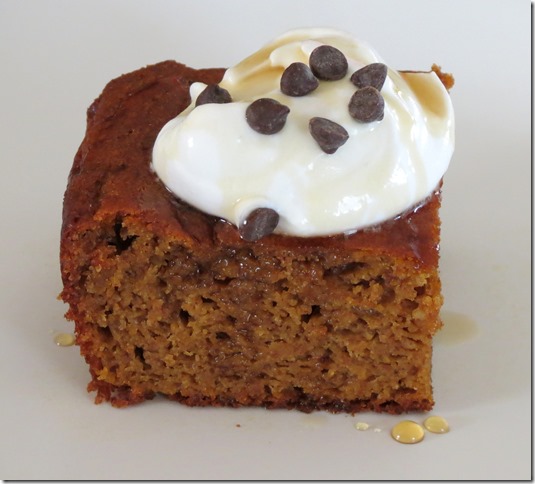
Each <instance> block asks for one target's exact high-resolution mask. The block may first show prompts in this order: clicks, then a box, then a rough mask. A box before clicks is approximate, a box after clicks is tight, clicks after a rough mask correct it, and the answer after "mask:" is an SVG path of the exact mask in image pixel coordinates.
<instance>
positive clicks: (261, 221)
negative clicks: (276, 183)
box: [238, 207, 279, 242]
mask: <svg viewBox="0 0 535 484" xmlns="http://www.w3.org/2000/svg"><path fill="white" fill-rule="evenodd" d="M278 223H279V214H278V213H277V212H276V211H275V210H273V209H272V208H266V207H261V208H257V209H255V210H253V211H252V212H251V213H250V214H249V215H247V217H246V218H245V220H244V221H243V222H242V223H241V224H240V227H239V229H238V230H239V232H240V236H241V238H242V239H243V240H246V241H248V242H256V241H257V240H260V239H261V238H263V237H265V236H266V235H269V234H271V233H273V231H274V230H275V229H276V227H277V225H278Z"/></svg>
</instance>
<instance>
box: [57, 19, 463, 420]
mask: <svg viewBox="0 0 535 484" xmlns="http://www.w3.org/2000/svg"><path fill="white" fill-rule="evenodd" d="M452 83H453V80H452V78H451V76H448V75H444V74H442V73H441V72H440V70H439V69H438V68H436V67H434V68H433V71H431V72H397V71H394V70H392V69H390V68H387V67H386V66H385V64H384V63H382V61H381V60H380V59H379V58H378V56H377V55H376V54H375V52H374V51H373V50H372V49H371V48H369V47H368V46H366V45H365V44H362V43H360V42H358V41H356V40H354V39H351V38H350V37H348V36H346V35H345V34H341V33H339V32H335V31H330V30H323V29H313V30H305V31H293V32H291V33H289V34H287V35H285V36H283V37H281V38H279V39H277V40H276V41H275V42H273V43H272V44H269V45H267V46H266V47H264V48H263V49H262V50H260V51H259V52H258V53H257V54H255V55H253V56H251V57H250V58H248V59H246V60H245V61H243V62H242V63H240V64H238V65H237V66H236V67H234V68H232V69H229V70H228V71H224V70H222V69H206V70H194V69H191V68H188V67H186V66H184V65H182V64H178V63H175V62H171V61H168V62H163V63H160V64H156V65H153V66H149V67H146V68H143V69H140V70H138V71H135V72H132V73H130V74H126V75H124V76H121V77H120V78H118V79H115V80H113V81H111V82H110V83H109V84H108V85H107V86H106V88H105V89H104V91H103V93H102V94H101V96H100V97H99V98H98V99H97V100H96V101H95V102H94V103H93V104H92V105H91V107H90V108H89V110H88V116H87V132H86V135H85V138H84V140H83V142H82V144H81V146H80V148H79V151H78V153H77V155H76V158H75V161H74V165H73V167H72V171H71V173H70V176H69V183H68V187H67V191H66V194H65V201H64V212H63V228H62V234H61V253H60V259H61V273H62V278H63V284H64V289H63V291H62V294H61V297H62V299H63V300H64V301H65V302H66V303H68V304H69V309H68V312H67V315H66V316H67V318H69V319H71V320H73V321H74V323H75V334H76V342H77V344H78V345H79V347H80V351H81V354H82V355H83V356H84V358H85V359H86V361H87V363H88V365H89V370H90V373H91V376H92V381H91V382H90V384H89V386H88V389H89V390H90V391H96V392H97V396H96V402H97V403H98V402H102V401H110V402H111V403H112V405H115V406H118V407H121V406H126V405H130V404H133V403H136V402H141V401H143V400H145V399H148V398H153V397H154V396H155V395H157V394H161V395H164V396H166V397H168V398H170V399H173V400H177V401H180V402H182V403H185V404H187V405H202V406H208V405H210V406H233V407H237V406H264V407H268V408H297V409H300V410H303V411H311V410H316V409H324V410H329V411H335V412H339V411H347V412H357V411H360V410H373V411H385V412H390V413H399V412H404V411H412V410H429V409H430V408H431V407H432V406H433V395H432V386H431V356H432V337H433V334H434V333H435V332H436V331H437V330H438V329H439V327H440V324H441V323H440V320H439V310H440V307H441V304H442V295H441V290H440V279H439V275H438V259H439V226H440V222H439V215H438V211H439V206H440V185H441V183H442V181H441V180H442V176H443V174H444V171H445V170H446V168H447V165H448V163H449V160H450V157H451V153H452V150H453V114H452V109H451V103H450V101H449V96H448V94H447V90H446V89H449V88H450V87H451V86H452ZM190 94H191V95H190Z"/></svg>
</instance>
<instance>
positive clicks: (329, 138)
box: [308, 117, 349, 155]
mask: <svg viewBox="0 0 535 484" xmlns="http://www.w3.org/2000/svg"><path fill="white" fill-rule="evenodd" d="M308 129H309V130H310V134H311V135H312V137H313V138H314V139H315V140H316V141H317V142H318V145H319V146H320V148H321V149H322V150H323V151H324V152H325V153H328V154H329V155H331V154H333V153H334V152H335V151H336V150H337V149H338V148H340V146H342V145H343V144H344V143H345V142H346V141H347V139H348V138H349V134H348V132H347V131H346V129H345V128H344V127H343V126H340V125H339V124H338V123H335V122H334V121H331V120H330V119H327V118H320V117H315V118H312V119H311V120H310V122H309V124H308Z"/></svg>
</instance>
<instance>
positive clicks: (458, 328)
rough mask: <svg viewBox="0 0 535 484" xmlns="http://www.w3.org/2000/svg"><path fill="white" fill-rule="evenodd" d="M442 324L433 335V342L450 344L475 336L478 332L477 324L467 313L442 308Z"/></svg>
mask: <svg viewBox="0 0 535 484" xmlns="http://www.w3.org/2000/svg"><path fill="white" fill-rule="evenodd" d="M440 317H441V318H442V322H443V324H444V326H442V328H441V329H440V331H438V333H437V334H436V335H435V336H434V338H433V339H434V342H435V343H437V344H440V345H446V346H452V345H456V344H460V343H464V342H466V341H469V340H471V339H473V338H475V337H476V336H477V335H478V333H479V326H478V324H477V323H476V322H475V321H474V320H473V319H472V318H471V317H470V316H468V315H466V314H462V313H457V312H455V311H447V310H443V311H442V312H441V313H440Z"/></svg>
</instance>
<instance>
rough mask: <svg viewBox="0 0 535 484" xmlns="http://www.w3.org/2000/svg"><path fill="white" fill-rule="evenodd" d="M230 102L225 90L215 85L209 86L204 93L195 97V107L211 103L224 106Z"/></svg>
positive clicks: (230, 99)
mask: <svg viewBox="0 0 535 484" xmlns="http://www.w3.org/2000/svg"><path fill="white" fill-rule="evenodd" d="M230 102H232V98H231V97H230V93H229V92H228V91H227V90H226V89H223V88H222V87H219V86H218V85H217V84H209V85H208V86H206V88H205V89H204V91H203V92H201V93H200V94H199V95H198V96H197V100H196V101H195V106H200V105H201V104H211V103H215V104H225V103H230Z"/></svg>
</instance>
